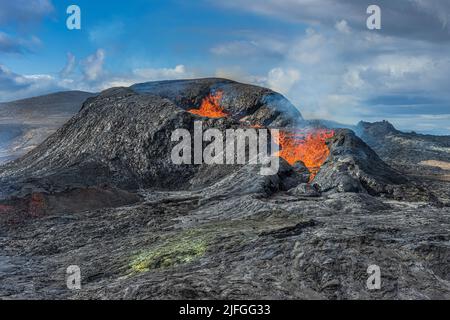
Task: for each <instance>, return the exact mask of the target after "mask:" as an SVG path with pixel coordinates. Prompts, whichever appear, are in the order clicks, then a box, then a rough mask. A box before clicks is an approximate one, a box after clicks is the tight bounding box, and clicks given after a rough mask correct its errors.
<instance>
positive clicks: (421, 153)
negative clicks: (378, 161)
mask: <svg viewBox="0 0 450 320" xmlns="http://www.w3.org/2000/svg"><path fill="white" fill-rule="evenodd" d="M356 133H357V134H358V136H359V137H360V138H361V139H362V140H364V142H366V143H367V144H368V145H369V146H370V147H371V148H372V149H374V150H375V151H376V152H377V154H378V155H379V156H380V157H381V158H382V159H383V160H384V161H386V162H388V163H389V164H390V165H391V166H393V167H396V168H398V169H400V170H402V171H407V172H410V173H415V174H424V173H425V171H429V170H427V169H428V168H427V167H428V166H429V165H426V164H427V163H433V162H439V163H450V136H434V135H424V134H418V133H414V132H411V133H405V132H401V131H399V130H397V129H396V128H395V127H394V126H393V125H392V124H391V123H389V122H388V121H381V122H374V123H369V122H363V121H361V122H360V123H359V124H358V125H357V127H356ZM424 164H425V165H424Z"/></svg>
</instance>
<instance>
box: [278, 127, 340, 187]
mask: <svg viewBox="0 0 450 320" xmlns="http://www.w3.org/2000/svg"><path fill="white" fill-rule="evenodd" d="M333 136H334V131H332V130H326V129H312V130H308V131H306V132H304V131H303V132H302V131H300V130H295V131H280V136H279V145H280V151H279V152H278V154H277V155H278V156H279V157H281V158H283V159H284V160H286V161H287V162H288V163H289V164H290V165H294V164H295V163H296V162H297V161H302V162H303V163H304V164H305V166H306V167H307V168H308V170H309V172H310V173H311V176H310V181H309V182H311V181H313V180H314V178H315V177H316V175H317V173H318V172H319V170H320V167H321V166H322V165H323V164H324V162H325V161H326V160H327V158H328V156H329V155H330V149H329V148H328V146H327V144H326V140H327V139H330V138H332V137H333Z"/></svg>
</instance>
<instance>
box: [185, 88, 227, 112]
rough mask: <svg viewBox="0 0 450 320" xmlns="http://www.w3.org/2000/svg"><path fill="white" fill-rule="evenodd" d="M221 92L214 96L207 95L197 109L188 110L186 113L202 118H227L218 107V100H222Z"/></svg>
mask: <svg viewBox="0 0 450 320" xmlns="http://www.w3.org/2000/svg"><path fill="white" fill-rule="evenodd" d="M222 97H223V92H222V91H217V92H216V93H215V94H212V93H211V94H209V95H208V96H207V97H206V98H204V99H203V100H202V103H201V105H200V108H199V109H190V110H188V112H190V113H193V114H197V115H199V116H202V117H208V118H224V117H226V116H228V113H226V112H225V111H224V110H223V108H222V107H221V106H220V100H222Z"/></svg>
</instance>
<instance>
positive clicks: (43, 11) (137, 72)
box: [0, 0, 450, 134]
mask: <svg viewBox="0 0 450 320" xmlns="http://www.w3.org/2000/svg"><path fill="white" fill-rule="evenodd" d="M372 3H376V4H378V5H379V6H380V7H381V9H382V30H380V31H369V30H368V29H367V28H366V18H367V14H366V12H365V11H366V8H367V6H368V5H369V4H372ZM71 4H76V5H78V6H79V7H80V8H81V15H82V17H81V18H82V22H81V23H82V24H81V27H82V28H81V30H72V31H70V30H68V29H67V28H66V19H67V14H66V8H67V7H68V6H69V5H71ZM449 53H450V2H449V1H446V0H427V1H424V0H396V1H388V0H378V1H365V0H360V1H352V0H335V1H332V0H315V1H311V0H228V1H224V2H222V1H213V0H196V1H194V0H192V1H181V0H161V1H159V0H153V1H151V0H147V1H145V0H127V1H105V0H95V1H93V0H90V1H88V0H71V1H66V0H17V1H14V2H12V1H9V0H0V101H9V100H14V99H19V98H25V97H30V96H34V95H39V94H44V93H48V92H54V91H60V90H72V89H77V90H86V91H100V90H103V89H106V88H109V87H111V86H120V85H131V84H133V83H135V82H144V81H152V80H161V79H180V78H196V77H210V76H218V77H227V78H231V79H234V80H237V81H242V82H247V83H253V84H257V85H262V86H267V87H270V88H272V89H274V90H277V91H280V92H281V93H283V94H284V95H286V97H288V98H289V99H290V100H291V101H292V102H293V103H294V104H295V105H296V106H297V107H298V108H299V109H300V111H301V112H302V114H303V115H304V117H305V118H310V119H313V118H324V119H328V120H334V121H339V122H343V123H348V124H355V123H357V122H358V121H359V120H366V121H378V120H383V119H387V120H389V121H391V122H393V123H394V124H395V125H396V126H397V127H399V128H400V129H403V130H408V131H409V130H415V131H418V132H423V133H433V134H450V92H449V91H450V90H449V88H450V54H449Z"/></svg>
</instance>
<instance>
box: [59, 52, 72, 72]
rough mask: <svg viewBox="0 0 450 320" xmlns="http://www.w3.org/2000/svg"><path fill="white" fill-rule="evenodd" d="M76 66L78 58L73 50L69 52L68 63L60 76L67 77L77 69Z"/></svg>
mask: <svg viewBox="0 0 450 320" xmlns="http://www.w3.org/2000/svg"><path fill="white" fill-rule="evenodd" d="M75 67H76V58H75V56H74V55H73V54H72V53H71V52H68V53H67V63H66V65H65V66H64V68H63V69H62V70H61V72H60V76H61V77H62V78H67V77H68V76H70V75H71V74H72V73H73V72H74V71H75Z"/></svg>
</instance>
